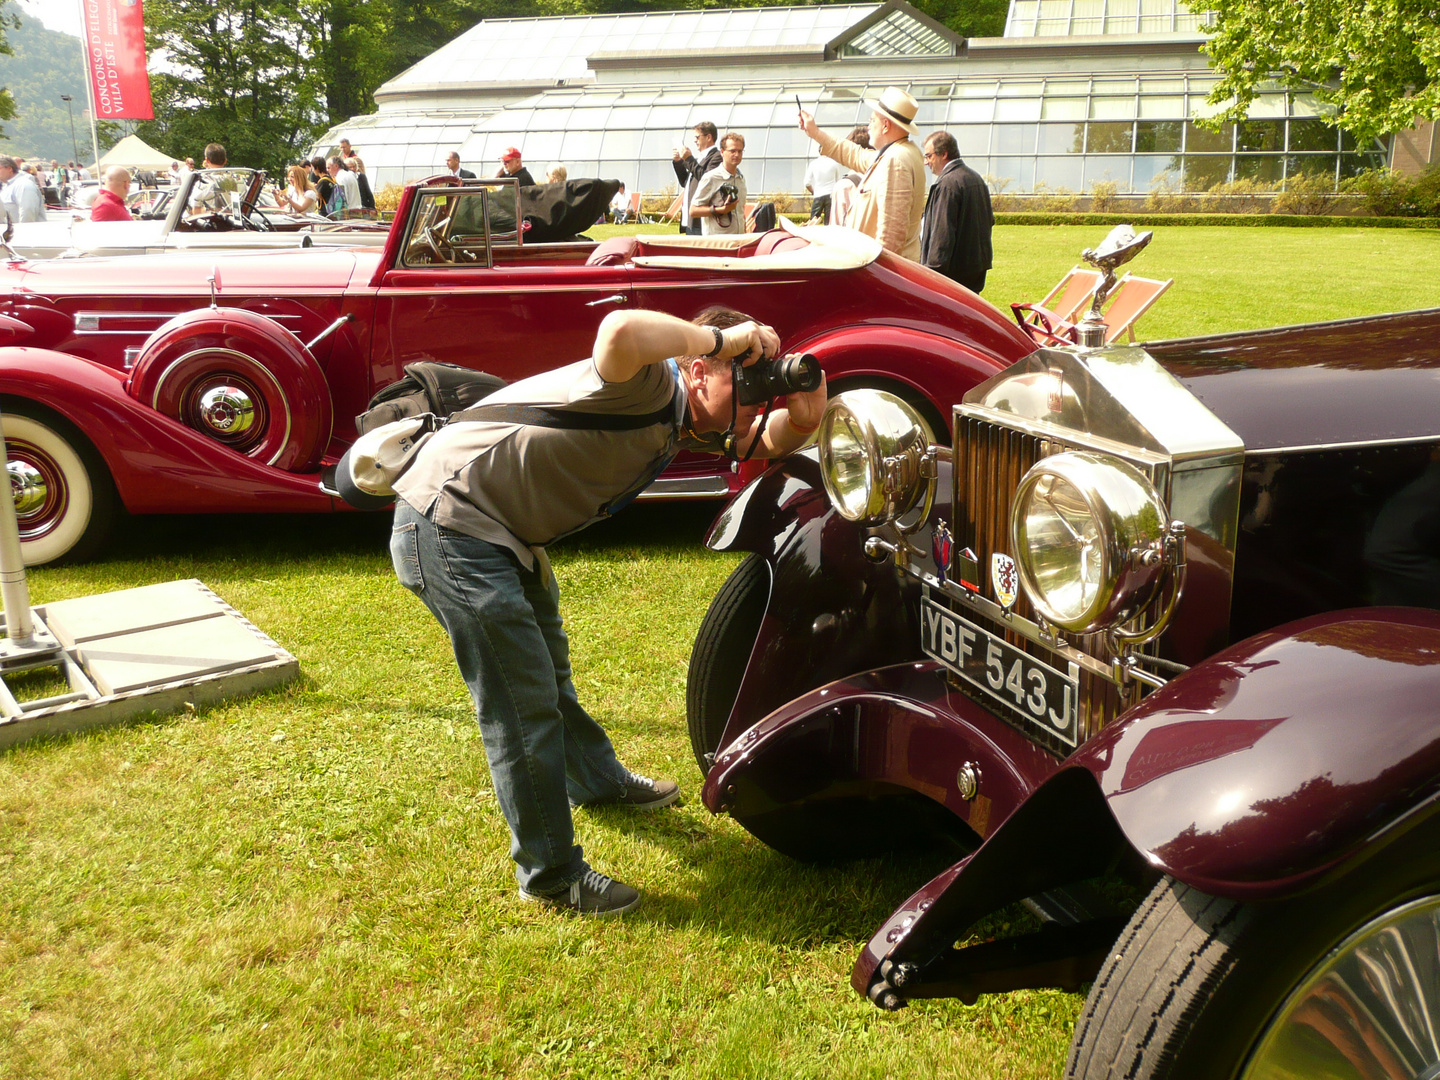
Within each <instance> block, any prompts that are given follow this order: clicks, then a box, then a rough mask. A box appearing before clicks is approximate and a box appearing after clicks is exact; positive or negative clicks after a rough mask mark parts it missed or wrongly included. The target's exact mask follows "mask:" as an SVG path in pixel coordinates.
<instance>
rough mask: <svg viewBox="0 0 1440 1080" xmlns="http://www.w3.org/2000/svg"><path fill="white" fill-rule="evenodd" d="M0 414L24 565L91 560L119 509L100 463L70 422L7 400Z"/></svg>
mask: <svg viewBox="0 0 1440 1080" xmlns="http://www.w3.org/2000/svg"><path fill="white" fill-rule="evenodd" d="M0 411H3V416H4V419H3V425H4V432H5V446H6V456H7V458H8V461H7V466H8V468H9V471H10V474H11V476H10V480H11V490H12V491H13V492H14V495H15V502H16V517H17V518H18V521H19V526H20V553H21V555H22V556H23V557H24V559H25V565H26V566H45V565H47V564H49V563H58V562H84V561H85V560H87V559H91V558H93V557H94V556H95V555H96V554H98V553H99V551H100V549H101V548H102V547H103V546H104V544H105V541H106V540H107V539H108V537H109V535H110V530H111V528H112V527H113V526H114V524H115V519H116V517H117V515H118V512H119V508H120V498H119V496H118V495H117V494H116V492H115V483H114V481H113V480H112V479H111V477H110V470H109V469H107V468H106V467H105V462H104V460H103V459H102V458H101V457H100V454H99V453H98V452H97V451H96V449H95V447H94V446H93V445H91V443H90V440H89V439H87V438H85V436H84V435H82V434H80V432H79V430H78V429H77V428H76V427H75V426H74V425H73V424H71V423H70V422H69V421H67V420H64V419H63V418H61V417H59V416H57V415H55V414H54V413H52V412H51V411H50V410H48V409H45V408H42V407H41V406H38V405H35V404H33V403H31V402H27V401H22V400H19V399H16V398H7V399H5V401H4V402H3V403H0ZM17 470H23V477H24V478H25V479H24V481H22V480H21V479H20V476H21V474H17ZM27 488H28V492H27V490H26V489H27Z"/></svg>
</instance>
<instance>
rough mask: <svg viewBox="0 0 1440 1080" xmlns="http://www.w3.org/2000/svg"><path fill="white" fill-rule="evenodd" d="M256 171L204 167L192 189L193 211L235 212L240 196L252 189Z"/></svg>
mask: <svg viewBox="0 0 1440 1080" xmlns="http://www.w3.org/2000/svg"><path fill="white" fill-rule="evenodd" d="M254 175H255V173H254V171H253V170H251V169H202V170H200V172H198V173H197V174H196V176H195V184H194V186H193V187H192V188H191V189H190V210H191V212H192V213H209V214H234V213H238V212H239V209H240V196H241V195H243V194H245V192H246V191H248V190H249V189H250V182H251V180H252V179H253V177H254Z"/></svg>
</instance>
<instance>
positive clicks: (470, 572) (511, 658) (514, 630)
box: [390, 500, 629, 895]
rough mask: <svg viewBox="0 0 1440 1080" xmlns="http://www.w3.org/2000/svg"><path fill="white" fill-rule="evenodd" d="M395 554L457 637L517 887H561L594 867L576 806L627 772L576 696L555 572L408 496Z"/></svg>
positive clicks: (619, 783) (406, 578)
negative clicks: (579, 831) (443, 519)
mask: <svg viewBox="0 0 1440 1080" xmlns="http://www.w3.org/2000/svg"><path fill="white" fill-rule="evenodd" d="M390 558H391V561H392V562H393V563H394V565H395V573H396V574H397V575H398V576H399V578H400V583H401V584H402V585H404V586H405V588H407V589H409V590H410V591H411V592H413V593H414V594H415V595H416V596H418V597H419V598H420V599H421V600H422V601H424V603H425V606H426V607H427V608H429V609H430V611H431V612H432V613H433V614H434V616H435V618H436V619H438V620H439V621H440V625H441V626H443V627H444V628H445V632H446V633H448V634H449V635H450V642H451V644H452V645H453V646H454V649H455V660H456V662H457V663H458V664H459V665H460V674H461V676H462V677H463V678H464V680H465V685H466V686H467V687H469V688H470V696H471V697H472V698H473V699H474V701H475V712H476V716H477V718H478V720H479V723H480V735H481V738H482V739H483V740H484V742H485V754H486V756H487V757H488V758H489V760H490V774H491V776H492V778H493V779H494V783H495V797H496V800H497V801H498V802H499V804H500V811H501V813H503V814H504V815H505V820H506V822H507V823H508V824H509V825H510V837H511V842H510V857H511V858H513V859H514V860H515V865H516V871H515V876H516V877H517V878H518V879H519V881H520V887H521V888H522V889H524V890H526V891H527V892H531V893H539V894H542V895H550V894H553V893H557V892H560V891H562V890H564V889H565V888H567V887H568V886H569V885H570V883H571V882H573V881H575V880H577V879H578V878H579V877H580V875H581V874H583V873H584V872H585V870H586V863H585V859H584V856H583V853H582V852H581V849H580V847H579V845H577V844H576V843H575V834H574V828H573V826H572V823H571V820H570V803H571V802H572V801H573V802H575V803H585V802H592V801H595V800H598V799H606V798H613V797H615V796H617V795H619V794H621V793H622V792H623V791H624V785H625V781H626V779H627V778H628V776H629V773H628V771H627V770H626V769H625V767H624V766H623V765H621V764H620V762H619V761H618V760H617V759H616V757H615V748H614V747H613V746H612V745H611V744H610V737H609V736H608V735H606V734H605V729H604V728H602V727H601V726H600V725H599V724H598V723H597V722H596V721H595V720H594V718H593V717H591V716H590V714H589V713H587V712H586V711H585V710H584V709H583V708H581V707H580V703H579V701H578V700H577V699H576V696H575V684H574V683H573V682H572V681H571V679H570V644H569V642H568V641H567V640H566V637H565V631H564V628H563V627H562V625H561V620H560V608H559V602H560V590H559V588H558V587H557V586H556V584H555V580H554V576H553V575H544V574H543V573H542V571H541V570H540V568H539V567H538V566H537V567H536V569H534V570H526V569H525V568H524V567H522V566H521V565H520V562H519V560H518V559H516V557H515V556H514V555H513V554H512V553H511V552H509V551H507V550H506V549H505V548H502V547H498V546H496V545H495V544H491V543H488V542H486V541H484V540H480V539H477V538H475V537H473V536H467V535H465V534H464V533H458V532H455V531H453V530H450V529H446V528H443V527H441V526H439V525H436V524H434V523H433V522H431V521H430V520H429V519H428V518H426V517H425V516H424V515H423V514H421V513H420V512H419V511H417V510H416V509H415V508H414V507H412V506H410V505H409V504H408V503H406V502H405V501H404V500H397V501H396V503H395V529H394V532H393V533H392V534H391V537H390ZM546 577H548V578H549V580H545V578H546Z"/></svg>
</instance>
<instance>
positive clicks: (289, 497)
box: [0, 347, 335, 513]
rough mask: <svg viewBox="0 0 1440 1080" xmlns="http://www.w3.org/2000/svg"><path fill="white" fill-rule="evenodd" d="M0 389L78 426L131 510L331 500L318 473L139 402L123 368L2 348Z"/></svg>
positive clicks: (308, 506)
mask: <svg viewBox="0 0 1440 1080" xmlns="http://www.w3.org/2000/svg"><path fill="white" fill-rule="evenodd" d="M0 397H13V398H22V399H24V400H26V401H30V402H33V403H35V404H37V405H40V406H43V407H44V408H46V409H49V410H50V411H52V412H54V413H55V414H57V415H58V416H60V417H62V418H64V419H65V420H68V421H69V422H70V423H71V424H73V425H74V426H75V427H76V428H78V429H79V430H80V431H81V432H83V433H84V434H85V436H86V437H87V438H88V439H89V440H90V441H91V443H92V444H93V445H94V447H95V450H96V451H97V452H98V453H99V454H100V457H101V458H102V459H103V460H104V462H105V465H106V467H107V468H108V469H109V470H110V475H111V477H112V478H113V480H114V481H115V487H116V490H117V491H118V492H119V495H120V498H121V501H122V502H123V503H124V505H125V508H126V509H127V510H129V511H130V512H131V513H173V512H175V510H176V509H177V508H178V507H184V508H185V510H186V511H187V512H191V513H238V512H253V511H267V512H275V513H281V512H291V511H307V510H327V509H334V508H335V503H334V502H333V501H332V500H331V499H330V497H329V496H328V495H325V494H324V493H323V492H321V491H320V488H319V483H318V481H319V475H318V473H286V472H282V471H280V470H279V469H274V468H269V467H267V466H265V465H262V464H260V463H259V462H256V461H252V460H250V459H249V458H246V457H244V456H243V455H241V454H237V453H235V452H234V451H232V450H229V449H227V448H226V447H224V446H221V445H220V444H219V443H217V442H215V441H213V440H211V439H208V438H206V437H205V436H204V435H202V434H200V433H199V432H198V431H194V430H192V429H190V428H188V427H186V426H185V425H183V424H181V423H179V422H177V421H175V420H171V419H170V418H169V417H166V416H162V415H161V414H160V413H158V412H156V411H155V410H153V409H151V408H149V407H147V406H145V405H144V404H142V403H140V402H138V401H136V400H135V399H134V398H132V397H131V396H130V395H129V394H127V393H126V390H125V375H124V373H123V372H119V371H115V370H114V369H112V368H108V367H106V366H105V365H103V364H97V363H95V362H94V361H92V360H86V359H83V358H81V357H76V356H71V355H69V354H67V353H60V352H53V351H51V350H48V349H35V348H25V347H15V348H0Z"/></svg>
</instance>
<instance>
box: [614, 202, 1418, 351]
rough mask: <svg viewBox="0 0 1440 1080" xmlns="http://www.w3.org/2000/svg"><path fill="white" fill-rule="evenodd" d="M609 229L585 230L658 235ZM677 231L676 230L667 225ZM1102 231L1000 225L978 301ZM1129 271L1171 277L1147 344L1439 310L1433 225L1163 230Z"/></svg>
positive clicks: (1070, 261) (998, 294)
mask: <svg viewBox="0 0 1440 1080" xmlns="http://www.w3.org/2000/svg"><path fill="white" fill-rule="evenodd" d="M657 230H658V227H656V226H633V225H622V226H614V225H606V226H598V227H596V228H593V229H591V230H589V232H588V235H590V236H593V237H595V238H596V239H604V238H606V237H609V236H614V235H616V234H619V233H626V234H629V233H636V232H647V233H652V232H656V231H657ZM668 231H673V230H668ZM1107 231H1108V230H1107V228H1106V227H1105V226H1089V225H1046V226H1036V225H1001V226H997V227H996V229H995V233H994V238H993V240H994V247H995V266H994V268H993V269H992V270H991V271H990V274H989V277H988V278H987V279H986V283H985V292H984V294H983V295H984V297H985V299H987V300H989V301H990V302H991V303H993V304H995V305H996V306H998V307H999V308H1000V309H1001V310H1002V311H1004V312H1005V313H1006V316H1007V317H1009V313H1010V304H1011V302H1012V301H1038V300H1040V299H1041V298H1042V297H1044V296H1045V294H1046V293H1048V292H1049V291H1050V289H1051V288H1052V287H1053V286H1054V284H1055V283H1056V282H1057V281H1059V280H1060V279H1061V278H1062V277H1063V276H1064V275H1065V272H1066V271H1067V270H1069V269H1070V268H1071V267H1072V266H1075V265H1077V264H1079V263H1080V252H1081V251H1083V250H1084V249H1085V248H1087V247H1094V246H1095V245H1096V244H1098V243H1099V242H1100V241H1101V240H1102V239H1103V238H1104V236H1105V233H1106V232H1107ZM1154 232H1155V239H1154V240H1152V241H1151V243H1150V246H1149V247H1148V248H1146V249H1145V250H1144V251H1142V252H1141V253H1140V255H1139V256H1138V257H1137V258H1136V259H1135V261H1134V262H1132V263H1131V264H1130V265H1129V266H1127V267H1126V268H1125V269H1126V270H1128V271H1130V272H1132V273H1134V274H1137V275H1139V276H1140V277H1148V278H1158V279H1161V280H1164V279H1165V278H1173V279H1174V281H1175V284H1174V285H1172V286H1171V287H1170V289H1169V291H1168V292H1166V293H1165V295H1164V296H1162V297H1161V298H1160V300H1159V302H1158V303H1157V304H1156V305H1155V307H1153V308H1152V309H1151V310H1150V311H1149V312H1147V313H1146V314H1145V316H1144V317H1143V318H1142V319H1141V320H1140V322H1139V323H1138V324H1137V326H1136V335H1137V336H1138V337H1144V338H1149V339H1151V340H1155V339H1159V338H1165V337H1180V336H1189V335H1191V334H1215V333H1220V332H1222V331H1225V330H1241V329H1249V328H1252V327H1260V326H1277V325H1281V324H1284V323H1296V322H1319V321H1321V320H1324V319H1343V318H1349V317H1350V316H1354V315H1373V314H1375V313H1377V312H1382V311H1404V310H1408V309H1412V308H1422V307H1435V306H1437V305H1440V278H1437V276H1436V272H1437V270H1440V230H1435V229H1364V228H1355V229H1344V228H1326V229H1285V228H1258V227H1257V228H1235V227H1224V226H1205V225H1197V226H1180V225H1176V226H1171V227H1168V228H1167V227H1165V226H1159V227H1157V228H1155V230H1154Z"/></svg>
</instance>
